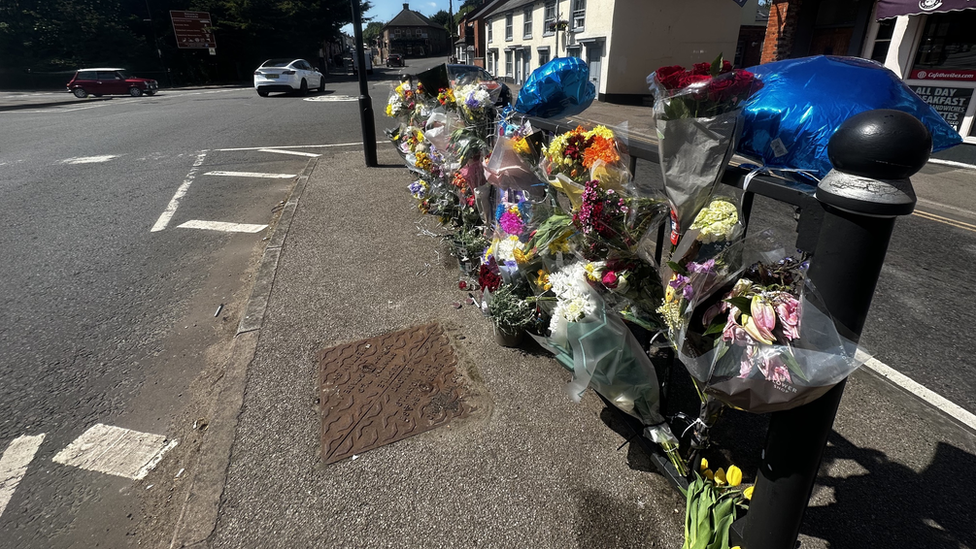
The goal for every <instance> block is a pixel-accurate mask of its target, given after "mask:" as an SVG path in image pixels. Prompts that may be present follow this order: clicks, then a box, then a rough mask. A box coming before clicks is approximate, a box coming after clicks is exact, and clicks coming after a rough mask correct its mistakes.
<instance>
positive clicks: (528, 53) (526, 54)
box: [519, 50, 532, 84]
mask: <svg viewBox="0 0 976 549" xmlns="http://www.w3.org/2000/svg"><path fill="white" fill-rule="evenodd" d="M531 62H532V50H522V81H521V82H519V84H524V83H525V80H526V79H527V78H528V77H529V75H530V74H532V71H531V70H530V69H529V66H530V63H531Z"/></svg>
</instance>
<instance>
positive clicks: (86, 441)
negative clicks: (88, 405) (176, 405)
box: [54, 423, 177, 480]
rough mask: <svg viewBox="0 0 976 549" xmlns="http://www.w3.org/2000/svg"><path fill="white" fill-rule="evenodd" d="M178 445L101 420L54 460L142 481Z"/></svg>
mask: <svg viewBox="0 0 976 549" xmlns="http://www.w3.org/2000/svg"><path fill="white" fill-rule="evenodd" d="M176 444H177V441H176V440H166V437H164V436H163V435H154V434H152V433H140V432H139V431H132V430H130V429H123V428H122V427H114V426H111V425H103V424H101V423H98V424H96V425H95V426H93V427H92V428H91V429H89V430H87V431H85V432H84V433H83V434H82V435H81V436H80V437H78V438H76V439H75V440H74V442H72V443H71V444H69V445H68V447H67V448H65V449H64V450H61V451H60V452H58V455H56V456H54V462H55V463H61V464H63V465H68V466H71V467H78V468H80V469H86V470H88V471H97V472H99V473H105V474H108V475H115V476H120V477H125V478H129V479H132V480H141V479H142V478H144V477H145V476H146V475H147V474H148V473H149V471H150V470H152V468H153V467H155V466H156V465H157V464H158V463H159V461H160V460H161V459H162V458H163V454H165V453H166V452H168V451H169V450H171V449H173V448H174V447H175V446H176Z"/></svg>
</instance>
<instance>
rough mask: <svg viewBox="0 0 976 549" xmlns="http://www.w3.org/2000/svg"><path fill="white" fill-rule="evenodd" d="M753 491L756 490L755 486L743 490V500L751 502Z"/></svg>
mask: <svg viewBox="0 0 976 549" xmlns="http://www.w3.org/2000/svg"><path fill="white" fill-rule="evenodd" d="M755 489H756V487H755V486H750V487H748V488H746V489H745V490H743V491H742V497H744V498H746V499H748V500H751V499H752V491H753V490H755Z"/></svg>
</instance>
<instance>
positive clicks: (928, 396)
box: [858, 351, 976, 431]
mask: <svg viewBox="0 0 976 549" xmlns="http://www.w3.org/2000/svg"><path fill="white" fill-rule="evenodd" d="M860 353H861V352H860V351H858V354H860ZM864 367H865V368H868V369H870V370H873V371H874V372H875V373H877V374H878V375H880V376H881V377H883V378H885V379H887V380H888V381H890V382H892V383H894V384H895V385H897V386H899V387H901V388H902V389H904V390H906V391H908V392H909V393H911V394H913V395H915V396H916V397H918V398H920V399H922V400H923V401H925V402H927V403H928V404H931V405H932V406H934V407H936V408H937V409H939V410H941V411H942V412H944V413H946V414H948V415H950V416H952V417H954V418H955V419H956V420H958V421H959V422H961V423H962V424H964V425H966V426H968V427H969V428H970V429H972V430H974V431H976V415H973V414H971V413H970V412H968V411H966V410H965V409H964V408H962V407H961V406H959V405H958V404H955V403H954V402H951V401H950V400H949V399H947V398H945V397H943V396H942V395H940V394H938V393H936V392H935V391H932V390H931V389H928V388H926V387H925V386H923V385H921V384H920V383H918V382H917V381H915V380H914V379H912V378H910V377H908V376H906V375H905V374H903V373H901V372H899V371H897V370H895V369H894V368H891V367H890V366H888V365H886V364H885V363H883V362H881V361H880V360H877V359H875V358H869V359H868V360H867V361H866V362H865V363H864Z"/></svg>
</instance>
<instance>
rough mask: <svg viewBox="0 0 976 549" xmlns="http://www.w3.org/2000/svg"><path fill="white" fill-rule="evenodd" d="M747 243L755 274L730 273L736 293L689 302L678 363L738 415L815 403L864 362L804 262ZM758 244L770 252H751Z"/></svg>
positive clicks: (765, 238)
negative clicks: (841, 331)
mask: <svg viewBox="0 0 976 549" xmlns="http://www.w3.org/2000/svg"><path fill="white" fill-rule="evenodd" d="M744 242H745V243H748V244H749V245H750V246H749V247H746V248H745V249H744V250H743V255H742V256H741V257H742V264H743V265H750V266H749V267H748V268H746V269H745V270H742V269H734V268H732V267H731V266H730V269H729V271H728V272H727V273H725V277H724V278H725V280H726V281H727V282H731V281H733V280H734V281H735V283H734V285H733V286H732V288H731V289H729V285H728V284H725V286H724V287H723V288H722V290H721V291H718V292H713V293H712V295H711V296H709V295H706V293H707V292H702V295H700V296H695V297H694V298H693V299H692V303H691V307H690V308H689V310H694V311H695V312H694V314H690V315H689V318H690V321H689V323H688V324H687V325H686V327H685V328H686V330H685V331H684V333H683V334H682V337H681V340H680V341H681V344H680V345H679V346H678V347H677V355H678V358H679V359H680V360H681V362H682V363H683V364H684V365H685V367H686V368H687V369H688V371H689V373H690V374H691V375H692V377H693V378H695V379H696V380H697V381H698V383H699V386H700V387H701V388H702V390H703V391H704V393H705V394H706V395H710V396H713V397H715V398H716V399H718V400H720V401H722V402H724V403H725V404H727V405H729V406H732V407H734V408H737V409H741V410H745V411H749V412H755V413H766V412H773V411H778V410H787V409H790V408H794V407H796V406H799V405H802V404H806V403H808V402H811V401H813V400H814V399H816V398H818V397H820V396H821V395H823V394H824V393H825V392H826V391H827V390H829V389H830V388H831V387H832V386H834V385H836V384H837V383H839V382H840V381H841V380H843V379H844V378H846V377H847V376H848V375H850V374H851V373H852V372H853V371H854V370H855V369H856V368H857V367H858V366H860V364H861V363H862V362H863V357H862V358H855V353H856V351H857V345H856V344H855V343H853V342H851V341H849V340H846V339H844V338H843V337H841V336H840V334H839V333H838V331H837V329H836V327H835V325H834V322H833V320H832V319H831V318H830V316H829V315H828V314H827V313H826V312H825V308H824V306H823V304H822V301H821V300H820V299H819V297H818V295H817V293H816V291H815V288H813V286H812V285H811V283H810V282H809V280H808V279H806V277H805V263H804V262H803V261H802V259H799V258H790V257H787V254H786V252H785V250H784V249H782V248H776V249H774V248H773V247H772V246H769V245H768V244H769V243H770V238H769V233H765V234H763V235H761V236H759V237H757V238H755V239H747V240H746V241H744ZM757 244H764V245H765V247H764V246H762V245H760V246H758V247H755V249H751V248H752V247H753V246H756V245H757ZM728 251H729V250H726V252H728ZM757 258H759V261H756V262H751V260H753V259H757ZM712 282H713V283H715V282H718V280H713V281H712ZM716 328H717V329H716Z"/></svg>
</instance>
